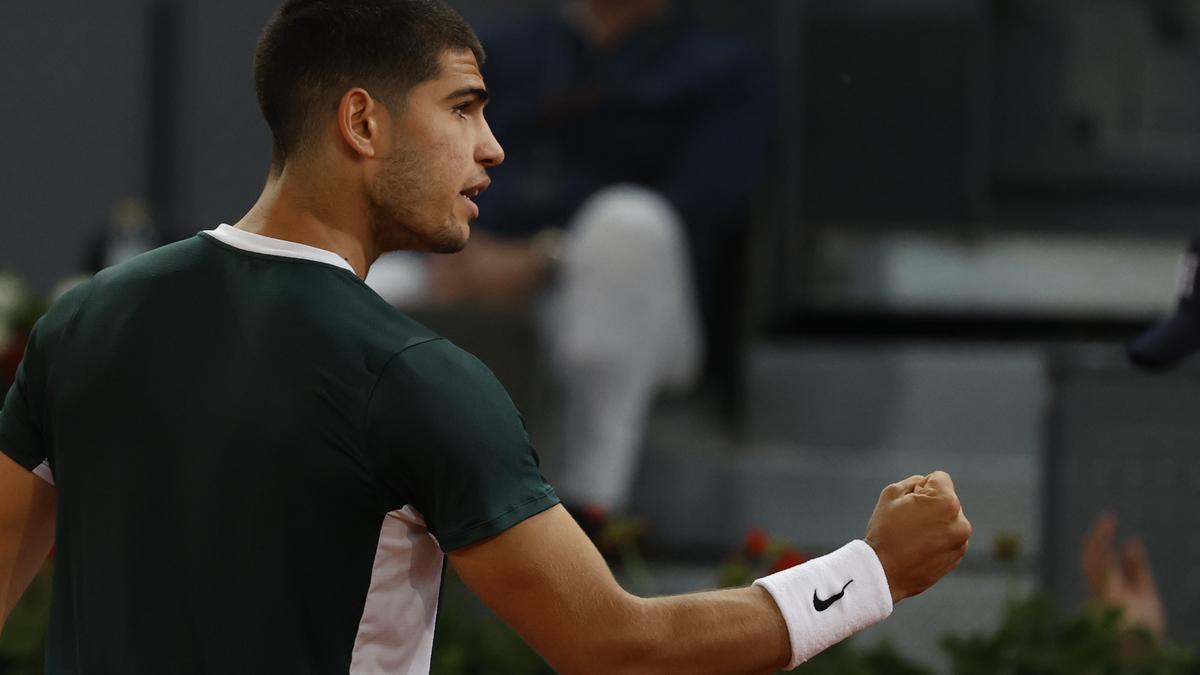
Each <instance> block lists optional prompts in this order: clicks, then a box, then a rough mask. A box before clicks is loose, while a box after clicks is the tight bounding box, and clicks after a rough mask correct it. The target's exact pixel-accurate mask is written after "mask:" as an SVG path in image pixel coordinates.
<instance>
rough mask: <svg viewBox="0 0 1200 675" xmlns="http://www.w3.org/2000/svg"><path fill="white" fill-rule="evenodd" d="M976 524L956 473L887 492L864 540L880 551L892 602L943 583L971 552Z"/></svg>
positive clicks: (912, 480) (922, 478) (895, 486)
mask: <svg viewBox="0 0 1200 675" xmlns="http://www.w3.org/2000/svg"><path fill="white" fill-rule="evenodd" d="M970 537H971V523H970V522H969V521H968V520H967V518H966V516H964V515H963V511H962V505H961V504H960V503H959V501H958V495H956V494H955V493H954V482H953V481H952V480H950V474H948V473H946V472H944V471H935V472H934V473H931V474H929V475H928V476H912V477H911V478H907V479H905V480H902V481H900V482H899V483H893V484H891V485H889V486H887V487H886V488H884V489H883V493H882V494H880V495H879V503H878V504H876V505H875V511H874V513H872V514H871V520H870V522H868V523H867V535H866V537H864V540H865V541H866V542H867V543H868V544H870V545H871V547H872V548H874V549H875V554H876V555H878V556H879V562H880V563H882V564H883V571H884V573H885V574H887V580H888V586H889V587H890V588H891V591H892V602H899V601H901V600H903V599H904V598H910V597H912V596H914V595H916V594H918V593H920V592H921V591H924V590H925V589H927V588H929V587H930V586H932V585H934V584H935V583H937V581H938V580H939V579H941V578H942V577H944V576H946V574H947V573H948V572H950V570H952V569H954V568H955V567H956V566H957V565H958V563H959V561H961V560H962V558H963V556H964V555H966V553H967V540H968V539H970Z"/></svg>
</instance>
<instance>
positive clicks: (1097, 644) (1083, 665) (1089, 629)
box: [942, 595, 1200, 675]
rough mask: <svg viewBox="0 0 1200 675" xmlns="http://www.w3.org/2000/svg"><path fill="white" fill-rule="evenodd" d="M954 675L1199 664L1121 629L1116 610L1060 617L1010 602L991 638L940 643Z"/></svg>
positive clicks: (1084, 672) (1126, 674)
mask: <svg viewBox="0 0 1200 675" xmlns="http://www.w3.org/2000/svg"><path fill="white" fill-rule="evenodd" d="M942 646H943V648H944V649H945V651H946V652H947V653H948V654H949V656H950V662H951V667H952V670H953V672H954V673H955V674H956V675H1000V674H1005V675H1007V674H1008V673H1012V674H1014V675H1191V674H1200V659H1198V658H1197V656H1196V655H1195V654H1194V653H1191V652H1189V651H1186V650H1184V649H1182V648H1179V647H1176V646H1173V645H1170V644H1164V643H1159V642H1158V641H1156V640H1155V639H1154V637H1152V636H1151V635H1150V634H1148V633H1146V632H1144V631H1129V630H1124V629H1122V627H1121V625H1120V612H1119V611H1118V610H1113V609H1110V610H1107V611H1089V612H1084V613H1080V614H1075V615H1072V616H1063V615H1062V613H1061V612H1060V611H1059V610H1058V608H1057V606H1056V604H1055V602H1054V601H1053V599H1051V598H1049V597H1047V596H1044V595H1035V596H1033V597H1032V598H1029V599H1026V600H1018V601H1013V602H1010V603H1009V605H1008V607H1007V610H1006V612H1005V615H1004V620H1003V622H1002V624H1001V626H1000V629H999V630H997V631H996V632H995V633H993V634H991V635H970V636H950V637H947V638H945V639H944V640H943V641H942Z"/></svg>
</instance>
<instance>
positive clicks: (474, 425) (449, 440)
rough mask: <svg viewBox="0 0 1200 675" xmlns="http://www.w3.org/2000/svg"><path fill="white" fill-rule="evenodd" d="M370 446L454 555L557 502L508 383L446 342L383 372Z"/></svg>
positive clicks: (370, 419)
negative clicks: (505, 388) (508, 389)
mask: <svg viewBox="0 0 1200 675" xmlns="http://www.w3.org/2000/svg"><path fill="white" fill-rule="evenodd" d="M367 451H368V453H369V454H370V455H371V457H372V460H373V463H374V465H375V467H376V469H377V470H378V471H380V472H381V473H382V474H383V475H382V476H381V477H380V478H381V480H382V481H383V482H384V483H385V484H387V485H389V486H390V487H392V488H393V489H394V490H396V491H397V492H399V493H400V494H401V495H402V496H403V500H404V501H405V502H406V504H411V505H412V506H414V507H415V508H416V509H417V510H418V511H419V512H420V513H421V515H422V516H423V517H424V518H425V523H426V526H427V527H428V528H429V531H430V532H431V533H433V535H434V536H435V537H436V538H437V540H438V543H439V544H440V545H441V547H442V549H443V550H446V551H451V550H454V549H457V548H461V547H463V546H467V545H469V544H473V543H475V542H478V541H481V540H483V539H486V538H488V537H491V536H494V535H496V534H499V533H501V532H503V531H505V530H507V529H508V528H510V527H512V526H514V525H516V524H518V523H520V522H521V521H523V520H525V519H526V518H529V517H530V516H533V515H536V514H538V513H541V512H542V511H545V510H546V509H548V508H550V507H552V506H554V505H555V504H557V503H558V497H557V496H556V495H555V493H554V490H553V489H552V488H551V487H550V486H549V485H548V484H547V483H546V480H545V478H543V477H542V473H541V470H540V469H539V462H538V456H537V452H536V451H535V450H534V449H533V446H532V444H531V443H530V441H529V434H528V433H527V432H526V430H525V423H524V421H523V420H522V418H521V415H520V414H519V413H518V412H517V410H516V407H515V406H514V405H513V403H512V400H511V399H510V398H509V397H508V394H507V393H506V392H505V391H504V388H503V387H502V386H501V385H500V383H499V382H498V381H497V380H496V378H495V376H494V375H492V373H491V371H489V370H488V369H487V367H486V366H484V365H483V364H482V363H481V362H480V361H479V360H478V359H476V358H475V357H474V356H472V355H470V354H468V353H467V352H464V351H462V350H461V349H459V348H458V347H455V346H454V345H453V344H451V343H450V342H449V341H447V340H444V339H436V340H431V341H428V342H424V343H420V344H418V345H415V346H412V347H409V348H407V349H405V350H404V351H402V352H400V353H399V354H397V355H396V356H394V357H393V358H392V360H391V361H390V362H389V363H388V365H387V366H386V367H385V368H384V371H383V373H382V374H381V375H380V379H379V381H378V382H377V384H376V386H375V391H374V392H372V395H371V401H370V403H369V404H368V411H367Z"/></svg>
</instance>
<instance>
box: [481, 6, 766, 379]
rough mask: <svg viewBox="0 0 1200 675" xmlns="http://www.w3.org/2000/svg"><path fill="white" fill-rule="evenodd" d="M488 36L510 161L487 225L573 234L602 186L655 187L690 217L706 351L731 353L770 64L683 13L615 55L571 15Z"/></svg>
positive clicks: (494, 109)
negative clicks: (567, 229)
mask: <svg viewBox="0 0 1200 675" xmlns="http://www.w3.org/2000/svg"><path fill="white" fill-rule="evenodd" d="M484 38H485V39H484V41H483V42H484V45H485V47H486V49H487V50H488V60H487V63H486V64H485V65H484V77H485V79H486V81H487V82H488V86H489V89H490V90H491V91H492V92H493V94H494V99H493V103H492V104H491V105H490V106H489V108H488V119H489V121H490V123H491V125H492V129H493V131H494V132H495V133H496V136H497V138H499V139H500V142H501V144H502V145H504V147H505V149H506V151H507V159H506V161H505V162H504V164H503V165H501V166H499V167H497V168H495V169H493V170H492V171H491V172H490V173H491V174H492V176H493V177H494V178H495V182H494V183H493V185H492V188H491V189H490V190H488V191H487V192H486V193H484V194H483V195H480V197H479V200H478V201H479V204H480V207H481V209H482V214H483V215H482V217H481V219H480V221H479V223H478V225H477V226H478V227H481V228H483V229H484V230H488V231H491V232H493V233H495V234H497V235H501V236H514V237H515V236H528V235H532V234H534V233H535V232H537V231H538V230H540V229H543V228H546V227H563V226H565V225H566V224H567V223H568V222H569V221H570V219H571V216H572V214H574V212H575V211H576V210H577V209H578V208H579V206H580V205H581V204H582V203H583V202H584V200H585V199H587V198H588V197H589V196H590V195H592V194H594V193H596V192H597V191H598V190H600V189H602V188H604V187H607V186H611V185H613V184H618V183H635V184H638V185H641V186H643V187H646V188H649V189H652V190H655V191H657V192H659V193H660V194H662V195H663V196H665V197H666V198H667V199H668V200H670V201H671V203H672V204H673V205H674V206H675V207H676V208H677V209H678V210H679V212H680V213H681V214H682V216H683V219H684V223H685V227H686V229H687V234H688V239H689V241H688V244H689V247H690V252H691V258H692V262H693V270H694V272H695V279H696V285H697V289H698V293H699V302H700V306H701V308H702V311H703V313H704V315H705V324H706V333H707V334H708V338H709V343H710V349H709V353H710V354H712V355H717V354H720V353H723V352H725V351H727V349H725V348H726V347H727V346H728V345H727V343H728V337H729V336H732V335H733V334H736V321H734V320H732V318H733V314H731V309H733V308H735V307H736V305H737V304H738V303H739V301H740V292H738V291H737V289H739V288H740V287H741V276H742V274H741V271H740V268H741V266H742V260H741V259H742V254H741V251H742V246H743V239H744V233H745V227H744V226H745V224H746V221H747V218H748V211H749V204H750V197H751V195H752V193H753V192H754V189H755V186H756V184H757V181H758V179H759V177H760V174H761V171H762V169H763V166H764V163H765V162H764V160H765V157H766V153H767V147H768V144H769V141H770V136H771V131H772V129H773V127H774V120H775V113H774V110H775V103H774V101H775V96H774V89H775V84H774V78H773V76H772V73H771V70H770V68H769V66H768V64H767V63H766V60H765V59H764V58H762V57H761V56H760V55H758V54H757V53H756V52H755V51H754V49H753V48H751V46H750V45H748V44H745V43H743V42H741V41H738V40H736V39H733V38H730V37H725V36H721V35H719V34H717V33H714V32H710V31H708V30H705V29H703V28H700V27H699V26H697V25H696V24H694V23H693V22H692V21H691V20H690V19H689V18H688V17H687V16H685V15H680V14H677V13H676V14H671V15H668V16H667V17H664V18H663V19H659V20H657V21H655V22H654V23H652V24H647V25H644V26H642V27H640V28H638V29H636V30H634V31H633V32H631V33H630V34H628V35H626V36H625V37H624V38H623V39H622V40H621V41H620V43H619V44H617V45H615V46H613V47H610V48H599V47H596V46H595V45H593V44H592V43H591V42H590V41H589V40H588V38H587V37H586V36H584V35H582V34H581V33H580V31H579V30H578V29H577V28H576V27H575V26H572V25H570V23H569V22H568V21H567V20H565V19H564V18H562V17H539V18H535V19H531V20H527V21H524V22H522V23H519V24H517V25H513V26H510V27H508V28H506V29H504V30H502V31H499V32H494V33H493V34H492V35H490V36H489V35H486V34H485V35H484ZM725 332H729V336H726V335H724V333H725Z"/></svg>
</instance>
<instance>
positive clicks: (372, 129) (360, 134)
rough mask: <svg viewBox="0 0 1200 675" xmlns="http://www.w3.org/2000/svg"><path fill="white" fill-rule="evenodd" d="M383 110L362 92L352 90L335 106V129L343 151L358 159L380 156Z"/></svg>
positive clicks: (384, 124) (385, 121)
mask: <svg viewBox="0 0 1200 675" xmlns="http://www.w3.org/2000/svg"><path fill="white" fill-rule="evenodd" d="M388 122H389V117H388V111H387V108H386V107H385V106H384V105H383V104H382V103H380V102H379V101H376V100H375V99H374V98H372V96H371V95H370V94H369V93H367V91H366V90H365V89H362V88H360V87H355V88H353V89H351V90H349V91H347V92H346V93H345V94H343V95H342V100H341V101H339V102H338V111H337V126H338V132H339V134H340V135H341V137H342V141H343V142H344V143H345V144H346V149H347V150H349V151H350V152H351V153H353V154H354V155H357V156H358V157H360V158H362V159H374V158H375V157H377V156H380V155H383V154H385V153H384V150H385V146H384V135H385V134H384V130H385V129H386V128H387V124H388Z"/></svg>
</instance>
